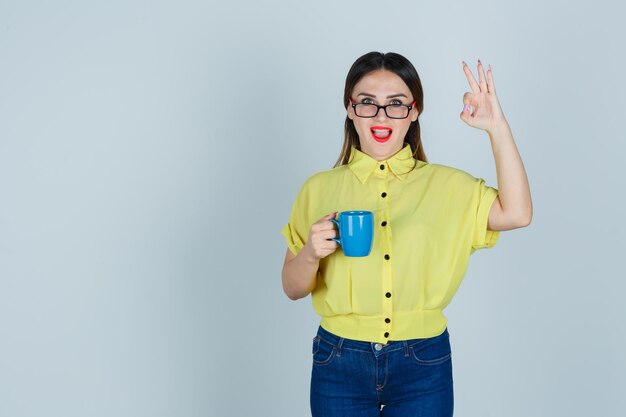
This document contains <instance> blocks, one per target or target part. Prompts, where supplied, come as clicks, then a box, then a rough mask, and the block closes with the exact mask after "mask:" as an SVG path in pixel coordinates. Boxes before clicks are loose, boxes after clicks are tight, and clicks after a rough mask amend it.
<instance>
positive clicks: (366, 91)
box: [348, 70, 418, 161]
mask: <svg viewBox="0 0 626 417" xmlns="http://www.w3.org/2000/svg"><path fill="white" fill-rule="evenodd" d="M351 98H352V102H353V103H354V104H358V103H369V104H377V105H379V106H384V105H386V104H404V105H410V104H411V103H413V95H411V91H410V90H409V87H408V86H407V85H406V84H405V83H404V81H402V78H400V77H399V76H397V75H396V74H394V73H393V72H391V71H386V70H376V71H372V72H370V73H369V74H367V75H365V76H364V77H363V78H361V79H360V80H359V82H358V83H357V84H356V85H355V86H354V89H353V90H352V96H351ZM417 116H418V112H417V109H415V107H413V108H412V109H411V111H410V112H409V116H408V117H407V118H406V119H391V118H389V117H387V115H386V114H385V112H384V110H383V109H379V111H378V114H377V115H376V116H375V117H372V118H363V117H359V116H357V115H356V114H355V112H354V108H353V107H352V106H351V105H348V117H349V118H350V120H352V121H353V122H354V127H355V128H356V131H357V133H358V134H359V142H360V144H361V151H362V152H364V153H366V154H368V155H369V156H371V157H372V158H374V159H376V160H377V161H382V160H385V159H388V158H390V157H391V156H392V155H394V154H395V153H396V152H398V151H399V150H400V149H402V146H403V144H404V136H405V135H406V132H407V131H408V130H409V126H410V125H411V122H414V121H416V120H417Z"/></svg>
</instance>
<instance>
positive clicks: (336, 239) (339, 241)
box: [330, 219, 341, 245]
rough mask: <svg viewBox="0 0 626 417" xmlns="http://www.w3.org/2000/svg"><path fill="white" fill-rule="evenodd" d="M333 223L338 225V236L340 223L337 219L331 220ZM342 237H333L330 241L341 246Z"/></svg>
mask: <svg viewBox="0 0 626 417" xmlns="http://www.w3.org/2000/svg"><path fill="white" fill-rule="evenodd" d="M330 221H331V222H333V223H335V224H336V225H337V234H339V221H338V220H337V219H330ZM340 238H341V236H339V239H338V238H336V237H331V238H330V240H334V241H335V242H337V243H338V244H340V245H341V239H340Z"/></svg>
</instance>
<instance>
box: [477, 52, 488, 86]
mask: <svg viewBox="0 0 626 417" xmlns="http://www.w3.org/2000/svg"><path fill="white" fill-rule="evenodd" d="M478 81H479V83H480V91H483V92H487V77H485V69H484V68H483V63H482V62H480V59H479V60H478Z"/></svg>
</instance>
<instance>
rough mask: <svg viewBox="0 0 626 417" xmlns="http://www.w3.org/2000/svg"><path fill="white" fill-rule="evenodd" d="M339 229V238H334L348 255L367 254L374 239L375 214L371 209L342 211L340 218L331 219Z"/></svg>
mask: <svg viewBox="0 0 626 417" xmlns="http://www.w3.org/2000/svg"><path fill="white" fill-rule="evenodd" d="M330 221H331V222H333V223H335V224H336V225H337V228H338V229H339V236H338V238H332V240H334V241H335V242H337V243H339V244H340V245H341V250H342V251H343V254H344V255H346V256H367V255H369V254H370V252H371V250H372V241H373V240H374V239H373V238H374V214H373V213H372V212H371V211H362V210H355V211H342V212H341V213H339V220H337V219H330Z"/></svg>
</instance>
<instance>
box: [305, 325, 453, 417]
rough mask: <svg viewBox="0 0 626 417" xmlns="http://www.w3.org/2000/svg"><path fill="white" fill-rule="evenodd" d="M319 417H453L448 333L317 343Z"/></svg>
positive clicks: (321, 333) (330, 338) (323, 335)
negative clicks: (381, 340) (386, 340)
mask: <svg viewBox="0 0 626 417" xmlns="http://www.w3.org/2000/svg"><path fill="white" fill-rule="evenodd" d="M312 353H313V371H312V374H311V413H312V415H313V417H380V416H383V417H413V416H415V417H417V416H419V417H450V416H452V414H453V410H454V396H453V388H452V358H451V350H450V339H449V334H448V329H446V330H445V331H444V332H443V333H442V334H441V335H439V336H436V337H432V338H427V339H412V340H405V341H396V342H389V343H387V344H386V345H380V344H377V343H369V342H360V341H356V340H350V339H344V338H341V337H339V336H336V335H334V334H332V333H330V332H328V331H326V330H325V329H323V328H322V327H320V328H319V329H318V332H317V335H316V336H315V338H314V339H313V350H312Z"/></svg>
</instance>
